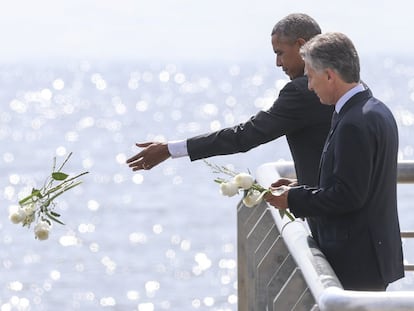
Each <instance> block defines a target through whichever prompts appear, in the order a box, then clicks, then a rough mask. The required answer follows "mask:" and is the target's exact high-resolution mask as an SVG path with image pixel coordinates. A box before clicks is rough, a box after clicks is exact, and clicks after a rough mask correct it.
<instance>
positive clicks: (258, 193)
mask: <svg viewBox="0 0 414 311" xmlns="http://www.w3.org/2000/svg"><path fill="white" fill-rule="evenodd" d="M204 162H205V163H206V164H207V165H208V166H210V167H211V168H212V169H213V173H222V174H225V175H228V176H230V177H231V179H230V180H229V179H225V178H221V177H219V178H216V179H214V181H215V182H216V183H218V184H220V192H221V194H223V195H225V196H228V197H232V196H234V195H236V194H238V193H239V192H240V191H243V192H244V198H243V204H244V205H246V206H247V207H254V206H256V205H258V204H259V203H260V202H262V200H263V197H264V195H265V194H266V193H271V192H272V191H271V190H270V189H266V188H264V187H263V186H261V185H260V184H258V183H256V182H255V180H254V178H253V176H252V175H251V174H249V173H237V172H234V171H232V170H231V169H229V168H227V167H225V166H218V165H216V164H212V163H210V162H208V161H206V160H204ZM279 213H280V216H281V217H282V218H283V216H285V215H286V216H287V217H288V218H289V219H290V220H295V217H294V216H293V215H292V214H291V213H290V212H289V211H288V210H286V209H284V210H282V209H279Z"/></svg>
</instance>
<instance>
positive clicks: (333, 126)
mask: <svg viewBox="0 0 414 311" xmlns="http://www.w3.org/2000/svg"><path fill="white" fill-rule="evenodd" d="M365 97H366V99H368V98H369V97H372V93H371V91H370V89H366V90H365V91H363V92H360V93H357V94H355V95H354V96H352V97H351V98H350V99H349V100H348V101H347V103H346V104H345V105H344V106H343V107H342V109H341V111H340V112H339V113H337V112H336V111H335V110H334V112H333V114H332V119H331V129H330V131H329V133H328V137H327V138H326V141H325V145H324V147H323V151H322V155H321V159H320V161H319V173H318V184H320V178H321V169H322V165H323V161H324V159H325V156H326V152H327V150H328V147H329V144H330V141H331V138H332V135H333V133H334V132H335V130H336V128H337V126H338V124H339V123H340V121H341V119H342V118H343V117H344V115H345V114H346V113H347V111H348V110H349V109H351V107H352V106H354V105H355V104H356V103H358V102H361V100H363V99H364V98H365Z"/></svg>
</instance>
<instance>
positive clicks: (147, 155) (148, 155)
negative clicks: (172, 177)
mask: <svg viewBox="0 0 414 311" xmlns="http://www.w3.org/2000/svg"><path fill="white" fill-rule="evenodd" d="M135 145H136V146H137V147H140V148H143V149H142V150H141V151H140V152H138V153H137V154H136V155H134V156H133V157H131V158H129V159H128V160H127V161H126V163H127V164H128V166H129V167H130V168H132V170H133V171H138V170H150V169H151V168H153V167H154V166H156V165H158V164H160V163H161V162H164V161H165V160H167V159H168V158H169V157H170V156H171V155H170V152H169V151H168V146H167V143H160V142H145V143H136V144H135Z"/></svg>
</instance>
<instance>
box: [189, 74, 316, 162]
mask: <svg viewBox="0 0 414 311" xmlns="http://www.w3.org/2000/svg"><path fill="white" fill-rule="evenodd" d="M306 81H307V80H306V79H304V81H300V83H293V81H292V82H289V83H288V84H286V86H285V87H284V88H283V89H282V90H281V91H280V94H279V97H278V99H277V100H276V101H275V102H274V104H273V105H272V107H271V108H270V109H269V110H267V111H260V112H258V113H257V114H256V115H255V116H253V117H251V118H250V119H249V120H248V121H247V122H245V123H242V124H239V125H237V126H234V127H229V128H225V129H222V130H219V131H216V132H213V133H209V134H204V135H199V136H195V137H193V138H190V139H188V140H187V149H188V154H189V156H190V159H191V160H192V161H194V160H198V159H202V158H207V157H211V156H216V155H225V154H233V153H238V152H246V151H248V150H250V149H252V148H254V147H257V146H259V145H261V144H264V143H266V142H269V141H271V140H274V139H276V138H278V137H280V136H283V135H286V134H288V133H289V132H290V131H294V130H297V129H298V128H302V127H304V126H306V125H307V122H310V121H308V120H309V119H311V118H307V117H306V116H307V115H308V113H309V111H307V110H309V108H308V109H307V108H306V107H307V105H306V103H307V102H309V97H311V96H314V94H312V93H310V92H309V91H308V90H307V89H306V88H307V84H306ZM312 100H314V99H312Z"/></svg>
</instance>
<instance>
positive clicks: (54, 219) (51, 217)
mask: <svg viewBox="0 0 414 311" xmlns="http://www.w3.org/2000/svg"><path fill="white" fill-rule="evenodd" d="M46 216H47V217H49V219H51V220H53V221H54V222H57V223H58V224H61V225H64V223H63V222H61V221H60V220H59V219H57V218H56V217H54V216H52V215H51V214H50V213H48V212H46Z"/></svg>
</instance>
